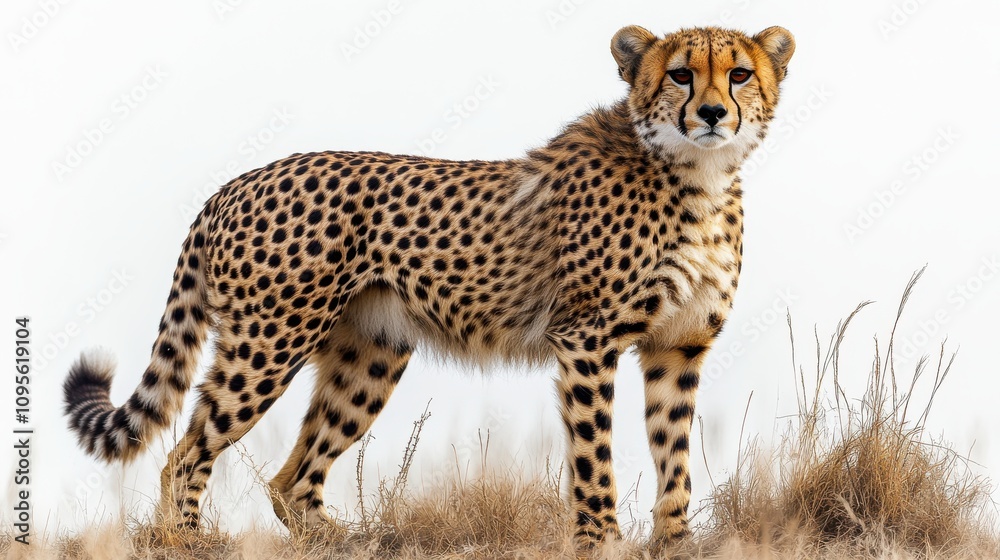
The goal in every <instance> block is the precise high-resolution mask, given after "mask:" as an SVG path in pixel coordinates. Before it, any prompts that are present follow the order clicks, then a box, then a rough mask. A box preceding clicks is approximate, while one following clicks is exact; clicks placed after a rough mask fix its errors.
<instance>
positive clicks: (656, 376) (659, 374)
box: [646, 367, 667, 383]
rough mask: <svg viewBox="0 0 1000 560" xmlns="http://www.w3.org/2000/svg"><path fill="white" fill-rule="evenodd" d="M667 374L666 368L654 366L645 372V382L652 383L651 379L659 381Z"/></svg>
mask: <svg viewBox="0 0 1000 560" xmlns="http://www.w3.org/2000/svg"><path fill="white" fill-rule="evenodd" d="M666 374H667V370H666V369H664V368H661V367H655V368H653V369H650V370H649V371H647V372H646V383H652V382H653V381H659V380H660V379H662V378H663V376H664V375H666Z"/></svg>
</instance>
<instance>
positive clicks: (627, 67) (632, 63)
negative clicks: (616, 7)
mask: <svg viewBox="0 0 1000 560" xmlns="http://www.w3.org/2000/svg"><path fill="white" fill-rule="evenodd" d="M655 42H656V36H655V35H653V34H652V33H650V32H649V31H647V30H646V29H643V28H642V27H639V26H638V25H629V26H628V27H623V28H621V29H620V30H618V33H615V36H614V37H612V38H611V54H612V55H614V57H615V62H617V63H618V75H619V76H621V77H622V79H623V80H625V81H626V82H628V84H629V85H630V86H631V85H635V78H636V75H637V74H638V73H639V65H640V64H641V63H642V55H644V54H646V51H648V50H649V48H650V47H651V46H653V43H655Z"/></svg>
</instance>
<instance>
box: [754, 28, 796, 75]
mask: <svg viewBox="0 0 1000 560" xmlns="http://www.w3.org/2000/svg"><path fill="white" fill-rule="evenodd" d="M753 40H754V42H756V43H757V44H758V45H760V46H761V48H762V49H764V52H766V53H767V56H768V57H769V58H770V59H771V63H772V64H773V65H774V71H775V74H777V77H778V80H783V79H784V78H785V74H787V73H788V61H789V60H791V59H792V53H794V52H795V37H792V34H791V33H789V31H788V30H787V29H785V28H784V27H778V26H774V27H768V28H767V29H765V30H763V31H761V32H760V33H758V34H756V35H754V36H753Z"/></svg>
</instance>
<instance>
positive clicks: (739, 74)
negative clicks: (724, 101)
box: [729, 68, 753, 84]
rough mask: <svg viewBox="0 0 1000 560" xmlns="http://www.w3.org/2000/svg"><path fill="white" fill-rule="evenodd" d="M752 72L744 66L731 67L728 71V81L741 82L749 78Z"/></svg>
mask: <svg viewBox="0 0 1000 560" xmlns="http://www.w3.org/2000/svg"><path fill="white" fill-rule="evenodd" d="M752 75H753V72H751V71H749V70H747V69H746V68H733V69H732V70H730V71H729V81H730V82H732V83H734V84H742V83H743V82H745V81H747V80H749V79H750V76H752Z"/></svg>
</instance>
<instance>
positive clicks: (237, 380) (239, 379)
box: [229, 373, 246, 393]
mask: <svg viewBox="0 0 1000 560" xmlns="http://www.w3.org/2000/svg"><path fill="white" fill-rule="evenodd" d="M244 385H246V378H245V377H243V374H241V373H237V374H236V375H234V376H233V378H232V379H230V380H229V390H230V391H232V392H234V393H239V392H240V391H242V390H243V386H244Z"/></svg>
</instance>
